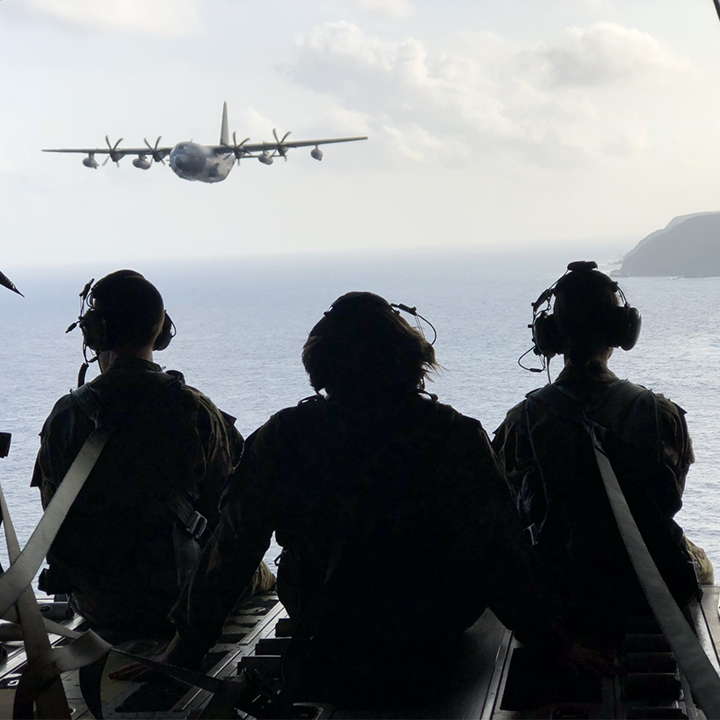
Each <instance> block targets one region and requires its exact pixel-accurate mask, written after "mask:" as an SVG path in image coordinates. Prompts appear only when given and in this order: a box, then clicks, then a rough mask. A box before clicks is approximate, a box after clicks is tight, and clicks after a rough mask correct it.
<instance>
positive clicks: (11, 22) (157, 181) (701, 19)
mask: <svg viewBox="0 0 720 720" xmlns="http://www.w3.org/2000/svg"><path fill="white" fill-rule="evenodd" d="M719 61H720V23H718V21H717V17H716V15H715V11H714V9H713V4H712V1H711V0H683V1H682V2H677V0H643V1H634V0H525V1H523V0H518V1H517V2H512V3H509V2H504V1H503V0H485V1H479V2H470V1H467V0H455V1H453V0H443V1H442V2H438V1H434V2H429V1H425V0H414V1H413V0H316V1H314V2H313V1H310V2H302V3H300V2H294V1H293V2H290V1H288V2H280V1H278V0H264V1H260V0H256V1H243V0H234V1H231V0H167V1H165V0H120V1H116V0H103V2H97V0H2V2H0V82H1V83H2V93H3V105H2V107H3V110H4V112H3V113H2V115H1V116H0V193H2V198H3V250H2V254H3V258H2V266H1V267H2V269H3V270H4V271H5V272H6V273H7V274H9V275H10V276H11V277H12V271H13V269H14V268H16V267H21V266H28V265H58V264H72V263H76V262H79V261H83V262H93V261H99V262H103V263H111V264H116V265H132V264H133V263H136V262H138V261H141V260H148V261H149V260H153V259H159V258H166V257H177V258H182V259H187V258H193V257H203V258H214V257H223V256H228V255H245V254H265V253H288V252H322V251H330V250H331V251H333V252H336V251H345V250H347V251H353V252H357V251H358V250H360V251H362V250H363V249H368V250H382V249H406V250H424V249H432V248H443V247H447V248H451V247H462V248H494V249H497V248H523V247H540V246H543V245H552V246H568V247H570V246H572V247H573V248H574V249H577V250H579V249H581V248H582V247H584V246H585V245H587V244H589V243H593V244H595V245H596V244H597V242H598V240H603V241H606V242H607V246H608V252H609V254H610V253H612V252H615V251H616V249H620V250H625V249H629V247H631V246H632V245H633V244H634V243H635V242H636V241H637V240H639V239H640V238H641V237H642V236H644V235H645V234H647V233H649V232H650V231H652V230H654V229H656V228H657V227H660V226H663V225H665V224H666V223H667V222H668V221H669V220H670V219H671V218H672V217H673V216H675V215H678V214H683V213H688V212H697V211H703V210H717V209H718V203H717V201H716V195H717V192H718V186H719V183H718V176H719V175H720V170H719V168H720V147H719V146H718V132H717V128H718V127H720V92H718V91H719V90H720V62H719ZM224 100H227V101H228V105H229V109H230V127H231V130H236V131H237V132H238V135H239V137H240V138H242V137H245V136H247V135H249V136H250V137H251V138H252V139H253V140H263V139H270V138H271V133H272V128H273V127H277V128H278V130H279V131H282V132H284V131H286V130H292V132H293V135H292V136H291V137H292V138H298V139H299V138H303V137H308V136H310V137H312V136H320V137H327V136H333V135H346V134H351V135H355V134H367V135H369V136H370V140H369V141H368V142H367V143H357V144H355V145H348V146H339V147H335V148H329V149H328V151H327V152H326V155H325V159H324V160H323V162H322V163H317V162H315V161H313V160H312V159H311V158H310V157H309V153H308V152H307V151H295V152H293V153H291V156H290V160H289V162H287V163H282V162H279V163H277V162H276V163H275V164H274V165H273V166H272V167H269V168H268V167H264V166H262V165H260V164H259V163H257V162H255V161H245V162H244V163H243V164H242V165H241V167H240V168H239V169H238V168H236V169H235V170H234V171H233V173H232V174H231V175H230V177H229V178H228V179H227V180H226V181H225V182H223V183H220V184H218V185H213V186H207V185H202V184H199V183H189V182H186V181H182V180H180V179H179V178H177V177H176V176H175V175H174V174H173V173H172V172H171V171H170V170H169V169H168V168H163V167H153V168H151V169H150V170H149V171H146V172H144V171H140V170H137V169H135V168H133V167H132V165H131V164H130V161H129V159H127V158H126V159H125V160H123V161H122V162H121V166H120V169H119V170H118V169H116V168H115V167H114V166H113V165H112V164H108V165H107V166H106V167H104V168H101V169H98V170H97V171H92V170H88V169H86V168H84V167H83V166H82V165H81V162H80V158H78V157H73V156H60V155H47V154H43V153H41V152H40V148H42V147H72V146H95V145H97V146H101V145H103V144H104V139H103V138H104V136H105V134H109V135H110V137H111V139H112V140H113V141H114V140H116V139H118V138H119V137H123V138H124V139H125V140H124V144H126V145H138V144H141V143H142V139H143V137H148V139H150V140H152V141H154V139H155V138H156V137H157V136H158V135H162V136H163V144H164V143H168V144H170V145H172V144H174V143H176V142H179V141H181V140H188V139H194V140H196V141H199V142H209V143H210V142H212V143H214V142H216V141H217V139H218V135H219V128H220V114H221V109H222V103H223V101H224ZM576 254H577V252H576Z"/></svg>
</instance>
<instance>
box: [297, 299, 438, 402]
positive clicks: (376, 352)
mask: <svg viewBox="0 0 720 720" xmlns="http://www.w3.org/2000/svg"><path fill="white" fill-rule="evenodd" d="M302 359H303V365H304V366H305V370H306V371H307V373H308V375H309V377H310V383H311V385H312V386H313V388H315V390H316V391H317V392H320V391H321V390H325V391H326V392H327V393H328V395H330V396H331V397H333V398H336V399H337V398H339V399H343V398H370V399H382V398H390V397H397V396H398V395H401V394H404V393H407V392H412V391H415V390H418V389H422V388H423V387H424V384H425V378H426V377H427V375H428V373H429V372H430V371H431V370H433V369H435V368H436V367H437V363H436V362H435V351H434V350H433V347H432V345H430V343H429V342H428V341H427V340H425V338H424V337H423V336H422V334H421V333H420V332H418V331H417V330H416V329H415V328H413V327H411V326H410V325H409V324H408V323H407V322H406V321H405V320H404V319H403V318H402V317H401V316H400V314H399V312H398V311H397V310H394V309H393V308H392V307H391V305H390V303H388V302H387V300H385V299H384V298H382V297H380V296H379V295H375V294H373V293H369V292H350V293H347V294H346V295H343V296H342V297H339V298H338V299H337V300H336V301H335V302H334V303H333V304H332V306H331V307H330V309H329V310H328V311H327V312H326V313H325V315H324V316H323V318H322V319H321V320H320V322H318V323H317V324H316V325H315V327H314V328H313V329H312V330H311V331H310V335H309V337H308V339H307V342H306V343H305V346H304V348H303V355H302Z"/></svg>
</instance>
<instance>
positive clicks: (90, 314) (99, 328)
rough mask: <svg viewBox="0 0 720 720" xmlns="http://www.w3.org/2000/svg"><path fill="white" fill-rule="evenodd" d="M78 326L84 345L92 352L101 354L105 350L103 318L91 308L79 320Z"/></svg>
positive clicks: (106, 339)
mask: <svg viewBox="0 0 720 720" xmlns="http://www.w3.org/2000/svg"><path fill="white" fill-rule="evenodd" d="M78 325H79V326H80V329H81V330H82V333H83V337H84V338H85V344H86V345H87V346H88V347H89V348H90V349H91V350H92V351H94V352H96V353H101V352H102V351H103V350H106V349H107V346H108V337H107V325H106V323H105V318H103V316H102V315H101V314H100V313H99V312H98V311H97V310H93V309H92V308H91V309H90V310H88V311H87V312H86V313H85V314H84V315H83V316H82V317H81V318H80V320H79V322H78Z"/></svg>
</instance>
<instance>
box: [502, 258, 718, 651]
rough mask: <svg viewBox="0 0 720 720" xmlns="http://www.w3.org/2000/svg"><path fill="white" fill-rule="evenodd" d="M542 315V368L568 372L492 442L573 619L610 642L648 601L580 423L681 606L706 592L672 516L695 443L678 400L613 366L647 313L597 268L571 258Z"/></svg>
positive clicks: (706, 571) (542, 300) (538, 324)
mask: <svg viewBox="0 0 720 720" xmlns="http://www.w3.org/2000/svg"><path fill="white" fill-rule="evenodd" d="M553 296H554V298H555V300H554V307H553V308H552V313H551V311H550V304H551V300H552V298H553ZM543 306H544V307H543ZM533 310H534V316H533V323H532V325H531V327H532V333H533V343H534V349H535V352H536V354H538V355H540V356H542V357H543V358H544V363H547V362H549V360H550V358H552V357H553V356H555V355H562V356H563V357H564V368H563V370H562V372H561V373H560V374H559V376H558V378H557V380H555V382H553V383H552V384H550V385H547V386H545V387H544V388H541V389H540V390H536V391H534V392H531V393H530V394H528V395H527V397H526V399H525V400H523V401H522V402H521V403H520V404H519V405H517V406H515V407H514V408H513V409H512V410H510V411H509V412H508V414H507V417H506V418H505V420H504V422H503V423H502V425H501V426H500V427H499V428H498V429H497V430H496V431H495V438H494V441H493V447H494V449H495V450H496V452H497V454H498V458H499V460H500V463H501V465H502V466H503V468H504V470H505V472H506V475H507V478H508V481H509V484H510V488H511V491H512V493H513V495H514V496H515V499H516V502H517V507H518V509H519V512H520V515H521V519H522V521H523V524H524V525H525V527H526V530H527V537H528V538H529V539H530V541H531V542H532V544H533V545H534V547H535V550H536V552H537V555H538V556H539V558H540V559H541V560H542V563H543V566H544V569H545V574H546V577H547V578H548V579H549V581H550V582H551V583H552V586H553V587H554V588H555V589H556V591H557V593H558V595H559V596H560V597H561V598H562V599H563V602H564V617H565V618H566V619H567V620H568V622H569V623H570V627H572V628H573V629H576V630H578V631H579V632H585V631H587V632H591V633H593V634H596V635H597V636H599V637H602V636H603V635H604V634H606V633H607V632H608V630H611V629H612V628H619V627H621V626H622V622H620V621H619V619H620V618H622V617H624V616H629V615H633V614H642V613H643V612H646V611H647V609H648V608H647V605H646V601H645V599H644V595H643V592H642V590H641V588H640V585H639V582H638V580H637V578H636V576H635V572H634V571H633V569H632V566H631V564H630V560H629V558H628V555H627V552H626V551H625V548H624V546H623V543H622V540H621V537H620V534H619V531H618V528H617V525H616V523H615V520H614V518H613V515H612V512H611V509H610V505H609V502H608V498H607V495H606V493H605V489H604V486H603V481H602V477H601V474H600V471H599V469H598V465H597V462H596V459H595V455H594V452H593V449H592V444H591V442H590V439H589V435H588V433H587V431H586V429H585V428H584V426H583V424H582V422H578V418H581V419H582V420H583V421H585V422H588V421H589V422H590V423H593V424H594V426H595V427H598V428H600V429H599V430H598V432H599V433H600V435H601V437H602V441H603V448H604V450H605V452H606V453H607V454H608V456H609V458H610V461H611V463H612V467H613V469H614V471H615V473H616V475H617V476H618V478H619V481H620V485H621V488H622V490H623V493H624V494H625V497H626V499H627V502H628V504H629V505H630V508H631V510H632V512H633V515H634V518H635V522H636V523H637V524H638V527H639V528H640V531H641V533H642V535H643V538H644V540H645V543H646V544H647V546H648V548H649V550H650V552H651V554H652V555H653V558H654V559H655V562H656V564H657V565H658V568H659V570H660V572H661V573H662V575H663V577H664V579H665V582H666V583H667V585H668V587H669V589H670V591H671V592H672V593H673V595H674V597H675V599H676V600H677V601H678V603H679V604H680V605H681V606H682V605H685V604H686V603H687V602H688V601H689V600H690V599H691V598H692V597H693V596H696V594H697V592H698V587H697V581H696V574H695V572H694V570H693V564H692V561H691V560H692V558H691V555H690V552H689V551H688V543H687V542H686V540H685V538H684V536H683V532H682V529H681V528H680V527H679V526H678V525H677V523H676V522H675V521H674V520H673V517H674V516H675V514H676V513H677V512H678V510H680V507H681V506H682V500H681V497H682V493H683V490H684V486H685V478H686V475H687V472H688V468H689V466H690V464H691V463H692V462H693V461H694V456H693V450H692V444H691V441H690V436H689V434H688V430H687V425H686V423H685V411H684V410H683V409H682V408H681V407H679V406H678V405H676V404H675V403H673V402H671V401H670V400H668V399H666V398H665V397H663V396H662V395H659V394H656V393H653V392H651V391H650V390H647V389H645V388H644V387H641V386H640V385H635V384H633V383H631V382H629V381H627V380H620V379H619V378H618V377H617V376H616V375H615V374H614V373H613V372H612V371H611V370H610V369H609V367H608V361H609V359H610V357H611V356H612V354H613V350H614V349H615V348H618V347H621V348H623V349H624V350H631V349H632V348H633V347H634V345H635V343H636V341H637V339H638V336H639V333H640V326H641V317H640V313H639V311H638V310H637V309H636V308H634V307H631V306H630V305H629V303H628V302H627V301H626V299H625V296H624V294H623V292H622V290H621V289H620V287H619V286H618V284H617V283H616V282H615V281H614V280H612V278H610V277H608V276H607V275H605V274H604V273H602V272H600V271H598V270H597V265H596V263H594V262H583V261H579V262H575V263H570V265H569V266H568V272H566V274H565V275H563V276H562V277H561V278H560V279H559V280H558V281H557V282H556V283H555V284H554V285H553V286H551V287H550V288H548V289H547V290H546V291H544V292H543V293H542V294H541V295H540V297H539V298H538V300H537V302H536V303H534V304H533ZM692 547H693V553H694V555H695V558H696V560H697V562H696V566H697V568H698V571H700V575H701V580H703V581H704V582H712V566H711V565H710V563H709V561H708V560H707V557H706V556H705V554H704V552H703V551H702V550H700V549H699V548H696V547H695V546H692Z"/></svg>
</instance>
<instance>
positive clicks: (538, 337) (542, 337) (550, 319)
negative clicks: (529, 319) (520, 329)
mask: <svg viewBox="0 0 720 720" xmlns="http://www.w3.org/2000/svg"><path fill="white" fill-rule="evenodd" d="M532 335H533V342H534V343H535V353H536V354H537V355H544V356H545V357H547V358H551V357H554V356H555V355H558V354H560V353H562V351H563V345H564V343H563V339H562V337H561V336H560V330H559V329H558V326H557V322H556V320H555V316H554V315H548V313H547V311H546V310H543V311H542V312H541V313H540V314H539V315H538V316H537V317H536V318H535V321H534V322H533V324H532Z"/></svg>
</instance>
